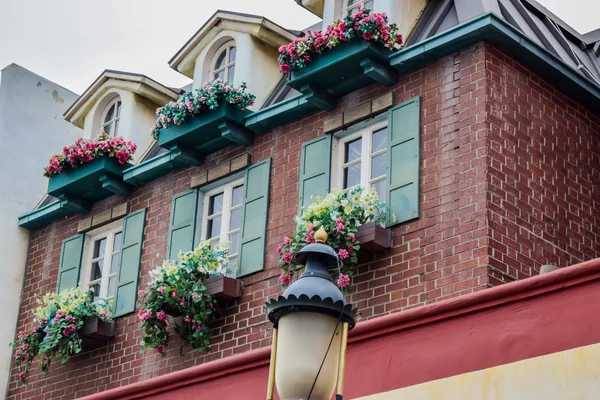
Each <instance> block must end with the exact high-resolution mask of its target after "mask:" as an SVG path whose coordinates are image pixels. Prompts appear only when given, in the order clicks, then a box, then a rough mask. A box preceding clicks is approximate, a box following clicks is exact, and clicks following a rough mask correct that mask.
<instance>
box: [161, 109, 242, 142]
mask: <svg viewBox="0 0 600 400" xmlns="http://www.w3.org/2000/svg"><path fill="white" fill-rule="evenodd" d="M250 114H252V111H249V110H240V109H239V108H237V107H235V106H232V105H230V104H220V105H219V106H218V107H217V108H215V109H214V110H210V111H206V112H203V113H202V114H198V115H195V116H194V117H193V118H191V119H188V120H187V121H185V122H184V123H182V124H181V125H174V126H170V127H168V128H166V129H161V131H160V134H159V137H158V145H159V146H161V147H164V148H166V149H171V148H173V147H174V146H177V147H178V148H180V149H184V150H196V151H198V152H199V153H201V154H208V153H212V152H214V151H217V150H219V149H222V148H225V147H227V146H229V145H230V144H231V143H239V144H243V145H247V144H250V143H252V140H253V135H252V133H251V132H250V131H248V130H247V129H246V128H245V125H244V121H245V118H246V116H247V115H250Z"/></svg>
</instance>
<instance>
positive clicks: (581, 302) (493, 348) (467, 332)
mask: <svg viewBox="0 0 600 400" xmlns="http://www.w3.org/2000/svg"><path fill="white" fill-rule="evenodd" d="M599 314H600V259H596V260H592V261H588V262H584V263H581V264H578V265H575V266H572V267H569V268H565V269H562V270H558V271H555V272H553V273H551V274H547V275H540V276H536V277H533V278H529V279H526V280H523V281H518V282H514V283H510V284H506V285H503V286H499V287H495V288H491V289H487V290H484V291H480V292H476V293H472V294H468V295H464V296H461V297H457V298H453V299H449V300H445V301H440V302H439V303H434V304H431V305H427V306H423V307H418V308H414V309H411V310H407V311H403V312H400V313H395V314H391V315H387V316H384V317H380V318H375V319H372V320H369V321H364V322H360V323H359V324H357V326H356V328H355V329H354V330H353V331H352V332H351V337H350V339H349V342H350V346H349V348H348V359H347V368H346V374H347V376H346V382H347V385H346V392H347V396H349V398H354V397H360V396H365V395H368V394H373V393H380V392H383V391H388V390H393V389H397V388H401V387H405V386H409V385H414V384H418V383H422V382H427V381H430V380H433V379H440V378H444V377H448V376H453V375H457V374H461V373H466V372H471V371H475V370H479V369H483V368H488V367H492V366H496V365H501V364H505V363H509V362H514V361H518V360H522V359H526V358H531V357H536V356H539V355H543V354H550V353H553V352H557V351H562V350H567V349H570V348H575V347H580V346H584V345H589V344H593V343H597V342H600V321H598V320H597V318H596V316H597V315H599ZM269 354H270V349H269V348H263V349H260V350H256V351H252V352H249V353H245V354H241V355H238V356H233V357H229V358H226V359H222V360H217V361H214V362H210V363H207V364H203V365H199V366H197V367H192V368H189V369H187V370H184V371H178V372H174V373H171V374H168V375H164V376H161V377H158V378H154V379H151V380H148V381H145V382H139V383H135V384H132V385H129V386H125V387H121V388H117V389H113V390H109V391H106V392H104V393H99V394H95V395H92V396H88V397H85V399H87V400H100V399H102V400H104V399H106V400H108V399H111V400H114V399H138V398H145V399H158V398H161V399H165V398H167V399H168V398H173V399H196V398H197V399H217V398H222V399H225V398H240V399H242V398H243V399H245V400H247V399H262V398H264V393H265V390H266V382H267V372H268V363H269ZM223 396H224V397H223ZM239 396H241V397H239Z"/></svg>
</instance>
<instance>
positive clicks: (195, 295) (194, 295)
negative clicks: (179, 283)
mask: <svg viewBox="0 0 600 400" xmlns="http://www.w3.org/2000/svg"><path fill="white" fill-rule="evenodd" d="M199 298H200V295H199V294H198V293H194V294H193V295H192V299H194V300H196V299H199Z"/></svg>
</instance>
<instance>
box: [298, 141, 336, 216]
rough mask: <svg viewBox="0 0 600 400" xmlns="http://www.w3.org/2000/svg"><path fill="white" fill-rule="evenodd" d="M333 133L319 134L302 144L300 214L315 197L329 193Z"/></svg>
mask: <svg viewBox="0 0 600 400" xmlns="http://www.w3.org/2000/svg"><path fill="white" fill-rule="evenodd" d="M331 137H332V136H331V135H325V136H319V137H318V138H316V139H313V140H310V141H308V142H306V143H304V144H302V151H301V157H300V192H299V204H298V215H302V208H303V207H308V206H309V205H310V204H311V203H312V202H313V200H314V198H315V197H317V196H321V197H324V196H326V195H327V194H328V193H329V190H330V183H331V141H332V140H331Z"/></svg>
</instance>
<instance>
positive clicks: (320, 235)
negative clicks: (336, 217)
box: [315, 225, 327, 243]
mask: <svg viewBox="0 0 600 400" xmlns="http://www.w3.org/2000/svg"><path fill="white" fill-rule="evenodd" d="M326 241H327V232H326V231H325V228H323V225H321V227H320V228H319V230H318V231H317V233H315V242H317V243H325V242H326Z"/></svg>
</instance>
